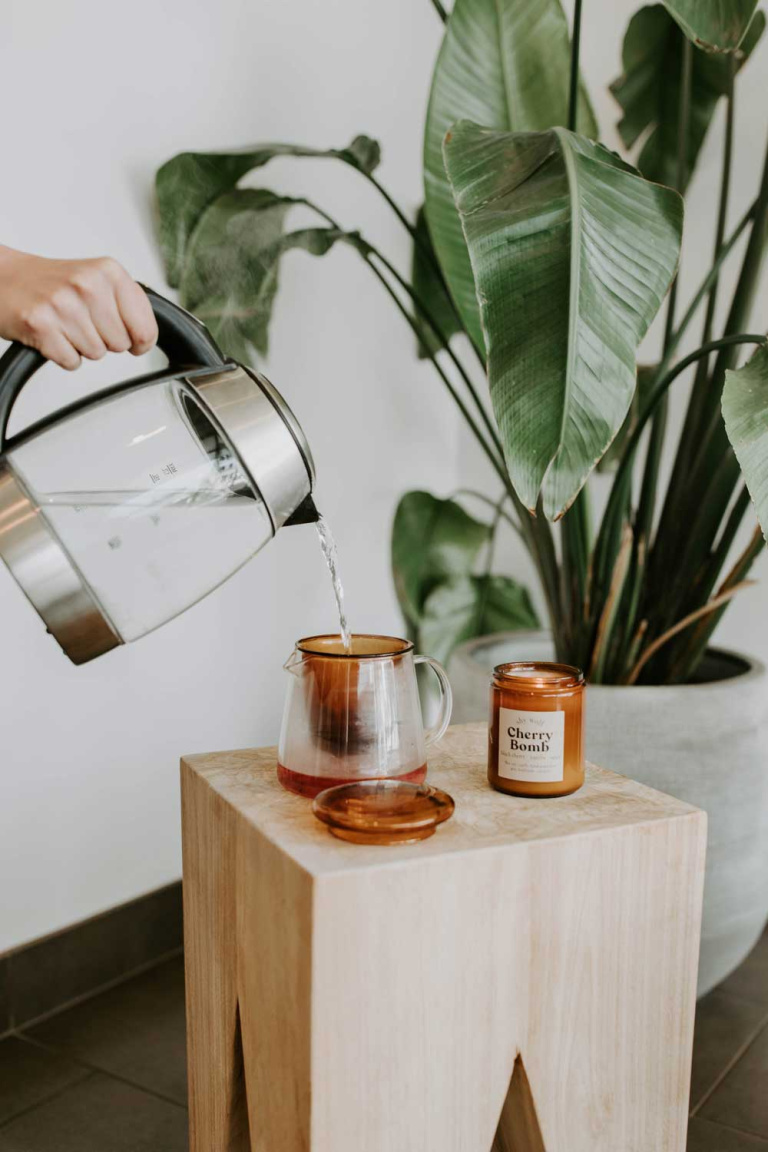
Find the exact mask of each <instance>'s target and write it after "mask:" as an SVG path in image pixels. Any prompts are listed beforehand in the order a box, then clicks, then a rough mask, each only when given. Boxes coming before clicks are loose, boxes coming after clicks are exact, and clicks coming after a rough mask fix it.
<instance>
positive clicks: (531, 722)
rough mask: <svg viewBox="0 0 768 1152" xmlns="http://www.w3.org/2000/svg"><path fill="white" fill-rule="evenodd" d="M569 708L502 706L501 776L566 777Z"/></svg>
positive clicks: (540, 779) (538, 779) (543, 779)
mask: <svg viewBox="0 0 768 1152" xmlns="http://www.w3.org/2000/svg"><path fill="white" fill-rule="evenodd" d="M564 746H565V712H520V711H518V709H517V708H500V709H499V776H503V777H504V778H505V779H506V780H523V781H526V782H528V783H532V784H535V783H539V782H541V783H545V782H549V781H553V780H562V779H563V765H564V755H563V752H564Z"/></svg>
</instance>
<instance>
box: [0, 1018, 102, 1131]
mask: <svg viewBox="0 0 768 1152" xmlns="http://www.w3.org/2000/svg"><path fill="white" fill-rule="evenodd" d="M88 1075H89V1072H88V1069H87V1068H83V1066H82V1065H81V1064H75V1063H74V1062H73V1061H72V1060H69V1059H68V1058H67V1057H65V1056H59V1055H58V1053H55V1052H46V1051H44V1050H43V1049H42V1048H38V1047H37V1046H36V1045H34V1044H29V1043H27V1041H26V1040H19V1039H18V1038H17V1037H16V1036H7V1037H6V1039H5V1040H2V1041H0V1124H4V1123H5V1122H6V1120H10V1118H11V1117H12V1116H16V1115H17V1114H18V1113H19V1112H24V1111H25V1110H26V1109H27V1108H31V1107H32V1105H33V1104H39V1103H40V1101H42V1100H47V1099H48V1098H49V1097H50V1096H54V1095H55V1094H56V1093H57V1092H60V1091H61V1090H62V1088H67V1087H69V1085H71V1084H75V1083H77V1081H78V1080H84V1079H85V1078H86V1076H88Z"/></svg>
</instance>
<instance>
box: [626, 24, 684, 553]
mask: <svg viewBox="0 0 768 1152" xmlns="http://www.w3.org/2000/svg"><path fill="white" fill-rule="evenodd" d="M692 77H693V45H692V44H691V41H690V40H689V39H688V37H687V36H685V37H683V63H682V74H681V77H680V107H679V109H678V118H677V174H676V179H675V186H676V188H677V191H678V192H680V193H682V191H683V189H684V188H685V180H686V167H687V160H688V135H689V126H690V115H691V80H692ZM679 282H680V269H679V268H678V271H677V276H676V277H675V279H674V282H673V284H672V287H671V289H670V292H669V301H668V304H667V321H666V327H665V331H664V353H665V355H666V354H667V353H668V351H669V347H670V344H671V342H672V338H673V335H674V325H675V308H676V305H677V289H678V284H679ZM666 430H667V401H666V397H665V398H664V400H663V401H662V403H661V404H660V405H659V407H658V408H657V410H656V412H655V414H654V417H653V423H652V425H651V435H650V439H649V441H648V452H647V455H646V458H645V470H644V472H643V482H642V487H641V490H640V504H639V507H638V511H637V536H636V539H641V538H642V539H645V540H648V539H650V535H651V529H652V526H653V514H654V511H655V507H656V491H657V488H658V484H659V468H660V467H661V454H662V450H663V448H664V437H665V434H666Z"/></svg>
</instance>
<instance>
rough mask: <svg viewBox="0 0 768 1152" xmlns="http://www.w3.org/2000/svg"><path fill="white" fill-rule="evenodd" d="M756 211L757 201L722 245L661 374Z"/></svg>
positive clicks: (671, 344) (677, 331)
mask: <svg viewBox="0 0 768 1152" xmlns="http://www.w3.org/2000/svg"><path fill="white" fill-rule="evenodd" d="M756 209H757V200H754V201H753V202H752V204H750V206H749V208H748V209H747V211H746V212H745V213H744V215H743V216H742V218H741V220H740V221H739V223H738V224H737V225H736V227H735V228H734V230H733V232H732V233H731V235H730V236H729V237H728V239H727V240H726V241H725V242H724V243H723V244H722V246H721V248H720V250H719V252H718V253H717V256H716V258H715V261H714V263H713V265H712V267H711V268H710V270H709V272H708V273H707V275H706V276H705V277H704V279H703V280H702V282H701V284H700V285H699V287H698V288H697V289H696V293H695V294H694V296H693V298H692V300H691V303H690V304H689V305H688V308H687V310H686V312H685V314H684V316H683V318H682V320H681V321H680V323H679V324H678V326H677V328H676V329H675V331H674V332H673V333H672V337H671V339H670V341H669V346H668V348H667V350H666V352H665V354H664V358H663V360H662V361H661V363H660V364H659V368H658V371H659V372H663V371H666V369H667V367H669V363H670V361H671V359H672V356H673V355H674V353H675V352H676V351H677V349H678V347H679V344H680V341H681V340H682V338H683V336H684V335H685V332H686V329H687V328H688V326H689V324H690V323H691V321H692V320H693V317H694V316H695V314H696V312H697V311H698V308H699V305H700V304H701V302H702V300H703V299H704V297H705V296H706V295H707V293H708V292H709V290H710V289H711V287H712V285H713V284H714V283H716V281H717V278H718V276H719V275H720V269H721V268H722V266H723V264H724V263H725V261H726V260H727V258H728V257H729V256H730V254H731V252H732V251H733V249H734V248H735V247H736V244H737V243H738V241H739V240H740V239H741V236H742V233H743V232H744V229H745V228H746V227H747V225H748V224H749V223H750V221H752V220H754V218H755V211H756ZM710 339H711V337H710ZM702 343H705V341H702ZM701 363H703V364H706V360H703V361H701Z"/></svg>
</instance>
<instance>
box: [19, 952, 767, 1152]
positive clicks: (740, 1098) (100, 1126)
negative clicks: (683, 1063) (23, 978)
mask: <svg viewBox="0 0 768 1152" xmlns="http://www.w3.org/2000/svg"><path fill="white" fill-rule="evenodd" d="M185 1098H186V1087H185V1068H184V972H183V963H182V960H181V958H180V957H178V958H176V959H173V960H169V961H167V962H166V963H164V964H162V965H160V966H159V967H157V968H154V969H152V970H151V971H149V972H146V973H144V974H143V975H141V976H138V977H135V978H134V979H132V980H130V981H128V982H127V983H125V984H121V985H119V986H118V987H116V988H113V989H111V990H110V991H107V992H103V993H101V994H100V995H99V996H96V997H94V998H93V999H91V1000H87V1001H85V1002H84V1003H82V1004H78V1005H77V1006H75V1007H73V1008H69V1009H66V1010H65V1011H63V1012H59V1013H58V1014H57V1015H55V1016H52V1017H51V1018H50V1019H48V1020H46V1021H45V1022H44V1023H41V1024H37V1025H36V1026H34V1027H31V1028H28V1029H25V1030H24V1031H22V1032H19V1033H18V1034H17V1035H13V1036H9V1037H7V1038H6V1039H4V1040H2V1041H0V1152H183V1150H184V1149H186V1148H187V1116H186V1109H185ZM691 1108H692V1118H691V1124H690V1131H689V1141H688V1152H768V932H766V934H765V935H764V936H763V938H762V940H761V941H760V943H759V944H758V945H757V947H756V948H755V950H754V952H753V953H752V955H751V956H750V957H749V958H748V959H747V960H746V961H745V962H744V964H743V965H742V966H741V968H739V969H738V971H737V972H735V973H734V974H733V976H731V977H730V978H729V979H728V980H726V982H725V983H724V984H722V985H721V986H720V987H719V988H718V989H716V990H715V991H714V992H712V993H710V995H709V996H707V997H706V998H705V999H704V1000H702V1001H701V1003H700V1004H699V1009H698V1013H697V1017H696V1038H695V1044H694V1059H693V1082H692V1091H691ZM617 1152H619V1150H617Z"/></svg>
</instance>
